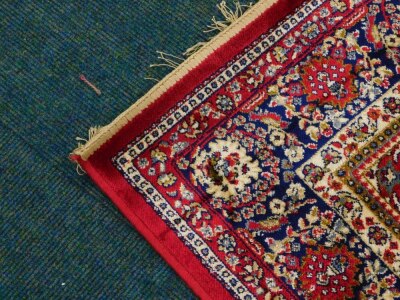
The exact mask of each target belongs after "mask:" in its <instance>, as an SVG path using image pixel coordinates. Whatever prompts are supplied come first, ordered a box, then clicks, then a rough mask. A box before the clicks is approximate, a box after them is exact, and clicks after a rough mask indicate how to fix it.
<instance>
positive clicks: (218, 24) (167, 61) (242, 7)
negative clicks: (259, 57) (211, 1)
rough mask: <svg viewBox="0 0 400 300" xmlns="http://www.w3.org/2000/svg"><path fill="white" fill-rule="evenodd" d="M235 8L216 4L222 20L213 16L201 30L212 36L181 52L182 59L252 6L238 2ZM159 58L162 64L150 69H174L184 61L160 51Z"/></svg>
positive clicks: (197, 49)
mask: <svg viewBox="0 0 400 300" xmlns="http://www.w3.org/2000/svg"><path fill="white" fill-rule="evenodd" d="M234 4H235V8H233V9H231V8H230V7H229V6H228V5H227V4H226V1H221V3H220V4H217V8H218V10H219V11H220V12H221V14H222V15H223V17H224V19H223V20H218V19H217V18H216V17H215V16H213V17H212V18H211V25H208V26H207V29H205V30H203V32H204V33H209V32H212V33H213V36H212V37H210V38H208V40H206V41H202V42H198V43H197V44H195V45H193V46H192V47H190V48H188V49H187V50H186V51H185V52H183V53H182V54H183V57H189V56H192V55H193V54H195V53H196V52H197V51H199V50H200V49H201V48H202V47H203V46H204V45H206V44H207V43H208V42H209V41H210V40H211V39H212V38H213V37H214V36H215V35H217V34H218V33H220V32H222V31H224V30H225V29H226V28H228V27H229V25H231V24H232V23H233V22H235V21H236V20H237V19H239V18H240V17H241V16H242V15H243V13H244V12H245V11H246V10H247V9H248V8H249V7H251V6H252V5H253V3H252V2H250V3H249V4H241V3H240V1H235V2H234ZM157 53H158V54H159V56H158V57H157V58H158V59H159V60H161V61H162V63H159V64H152V65H150V68H154V67H169V68H172V69H175V68H176V67H178V66H179V65H180V64H181V63H182V62H183V61H184V59H183V58H182V57H179V56H175V55H172V54H168V53H165V52H162V51H157ZM146 79H149V80H154V81H159V80H158V79H156V78H153V77H146Z"/></svg>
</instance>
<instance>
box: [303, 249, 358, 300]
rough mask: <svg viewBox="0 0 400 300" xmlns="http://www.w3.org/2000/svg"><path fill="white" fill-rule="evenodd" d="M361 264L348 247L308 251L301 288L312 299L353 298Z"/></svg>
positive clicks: (304, 261) (304, 262)
mask: <svg viewBox="0 0 400 300" xmlns="http://www.w3.org/2000/svg"><path fill="white" fill-rule="evenodd" d="M360 263H361V261H360V260H359V259H358V258H357V257H356V256H354V254H353V253H352V252H350V251H349V250H348V249H347V247H346V246H342V247H333V248H325V247H322V246H318V248H317V249H316V250H312V249H310V248H308V249H307V256H306V257H305V258H304V260H303V262H302V266H301V275H300V280H301V285H302V288H303V289H304V290H305V291H306V295H307V298H309V299H329V298H331V299H346V298H353V296H354V292H353V289H355V288H356V286H357V285H358V283H357V281H356V280H355V275H356V272H357V270H358V265H359V264H360Z"/></svg>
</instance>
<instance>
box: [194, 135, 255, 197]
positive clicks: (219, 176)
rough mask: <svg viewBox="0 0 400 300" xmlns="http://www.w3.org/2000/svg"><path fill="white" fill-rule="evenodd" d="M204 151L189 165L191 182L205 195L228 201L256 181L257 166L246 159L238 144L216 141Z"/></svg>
mask: <svg viewBox="0 0 400 300" xmlns="http://www.w3.org/2000/svg"><path fill="white" fill-rule="evenodd" d="M208 147H209V150H202V151H199V153H198V154H197V155H196V159H195V161H194V163H193V164H192V168H193V170H194V173H193V174H194V175H193V176H194V178H196V180H197V181H198V182H199V183H200V184H201V185H203V186H206V191H207V193H208V194H210V195H213V196H215V197H218V198H223V199H224V200H226V201H229V200H230V199H231V198H232V197H233V196H236V195H238V194H239V193H240V192H242V191H243V190H244V189H245V187H246V186H247V185H248V184H250V182H251V181H252V180H254V179H257V178H258V176H259V174H260V172H261V169H260V167H259V162H258V161H257V160H254V159H253V158H252V157H250V156H248V155H247V154H246V149H245V148H243V147H242V146H241V145H240V144H239V143H238V142H236V141H233V140H232V139H230V138H227V139H226V140H219V139H218V140H215V141H213V142H210V143H209V144H208Z"/></svg>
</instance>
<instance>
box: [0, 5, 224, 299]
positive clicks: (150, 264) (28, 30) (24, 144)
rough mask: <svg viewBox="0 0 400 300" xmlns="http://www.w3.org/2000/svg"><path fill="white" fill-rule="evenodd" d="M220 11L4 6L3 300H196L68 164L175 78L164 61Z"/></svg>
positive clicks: (0, 109)
mask: <svg viewBox="0 0 400 300" xmlns="http://www.w3.org/2000/svg"><path fill="white" fill-rule="evenodd" d="M216 3H217V1H216V0H206V1H205V0H203V1H197V0H165V1H159V0H130V1H104V0H102V1H17V0H15V1H11V0H5V1H4V0H3V1H1V2H0V133H1V135H0V137H1V139H0V154H1V156H0V173H1V178H0V229H1V232H0V238H1V240H0V272H1V273H0V298H1V299H11V298H12V299H23V298H24V299H39V298H40V299H190V298H193V297H194V296H193V295H192V293H191V292H190V290H189V289H188V288H187V287H186V285H185V284H184V283H183V282H182V281H181V280H180V279H179V277H178V276H177V275H176V274H175V272H174V271H173V270H172V269H171V268H170V267H168V266H167V265H166V263H165V262H164V261H163V260H162V259H161V258H160V257H159V256H158V254H156V252H155V251H154V250H153V249H152V248H151V247H150V246H149V245H148V244H147V243H146V242H145V241H144V239H143V238H142V237H141V236H140V235H139V234H138V233H137V232H136V231H135V230H134V229H133V228H132V226H130V225H129V223H128V222H127V221H126V220H125V219H124V218H123V217H122V215H121V214H120V213H119V212H118V211H117V210H116V209H115V208H114V207H113V205H112V204H111V202H110V201H109V200H108V199H107V198H106V197H105V196H104V195H103V194H102V193H101V192H100V191H99V190H98V189H97V187H96V186H94V184H93V183H92V182H91V181H90V180H89V179H88V178H87V177H86V176H82V177H81V176H78V175H77V174H76V171H75V167H74V165H72V164H71V163H70V162H69V160H68V158H67V157H68V154H69V153H70V151H71V150H73V148H74V147H75V146H76V142H75V137H76V136H82V137H85V136H86V134H87V129H88V128H89V127H90V126H93V125H104V124H107V123H109V122H110V121H112V120H113V118H114V117H116V116H117V115H118V114H119V113H121V112H122V111H124V110H125V109H126V108H127V107H128V106H129V105H131V104H132V103H133V102H134V101H135V100H136V99H138V98H140V97H141V96H142V95H144V94H145V93H146V91H147V90H149V89H150V88H151V87H152V85H153V84H154V82H151V81H148V80H145V79H144V77H146V76H147V75H151V76H153V77H158V78H160V77H162V76H163V75H165V74H166V73H167V72H168V70H158V71H151V72H149V71H148V66H149V65H150V64H151V63H154V62H156V56H157V54H156V53H155V51H156V50H164V51H166V52H169V53H175V54H176V53H181V52H182V51H184V50H185V49H186V48H188V47H189V46H191V45H193V44H195V43H196V42H198V41H200V40H204V38H205V36H206V34H204V33H202V29H204V28H205V26H206V25H207V24H208V22H209V20H210V18H211V16H212V15H216V14H218V11H217V8H216V7H215V5H216ZM82 73H83V74H85V75H86V77H87V78H88V79H89V80H90V81H92V82H93V83H95V84H96V85H97V87H99V88H100V89H101V91H102V95H101V96H97V95H96V94H95V93H94V92H93V91H92V90H91V89H90V88H88V87H87V86H86V85H84V84H83V83H82V82H80V81H79V75H80V74H82Z"/></svg>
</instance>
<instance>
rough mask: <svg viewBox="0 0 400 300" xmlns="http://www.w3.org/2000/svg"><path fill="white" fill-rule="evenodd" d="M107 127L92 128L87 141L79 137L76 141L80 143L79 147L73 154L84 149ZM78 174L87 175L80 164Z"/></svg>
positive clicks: (77, 166)
mask: <svg viewBox="0 0 400 300" xmlns="http://www.w3.org/2000/svg"><path fill="white" fill-rule="evenodd" d="M105 127H106V126H104V127H102V126H93V127H90V128H89V130H88V138H87V139H85V138H81V137H79V136H78V137H76V138H75V140H76V141H77V142H78V146H77V147H76V149H75V150H74V151H73V152H75V151H78V150H80V149H82V148H83V147H84V146H85V144H86V143H87V142H89V141H90V140H91V139H92V138H93V137H94V136H95V135H97V134H98V133H99V132H100V130H101V129H103V128H105ZM76 173H78V175H85V174H86V172H85V170H84V169H83V168H82V167H81V166H80V164H78V163H77V164H76Z"/></svg>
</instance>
